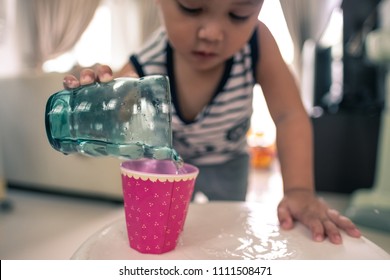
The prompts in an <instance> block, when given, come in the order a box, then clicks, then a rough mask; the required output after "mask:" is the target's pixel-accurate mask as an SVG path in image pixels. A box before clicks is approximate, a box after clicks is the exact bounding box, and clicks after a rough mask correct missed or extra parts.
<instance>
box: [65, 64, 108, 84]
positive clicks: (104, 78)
mask: <svg viewBox="0 0 390 280" xmlns="http://www.w3.org/2000/svg"><path fill="white" fill-rule="evenodd" d="M112 79H113V74H112V70H111V68H110V67H109V66H107V65H98V66H96V71H94V70H93V69H90V68H86V69H82V70H81V71H80V78H79V79H77V78H76V77H75V76H73V75H66V76H65V77H64V81H63V84H64V88H66V89H72V88H77V87H79V86H81V85H88V84H92V83H93V82H102V83H106V82H109V81H111V80H112Z"/></svg>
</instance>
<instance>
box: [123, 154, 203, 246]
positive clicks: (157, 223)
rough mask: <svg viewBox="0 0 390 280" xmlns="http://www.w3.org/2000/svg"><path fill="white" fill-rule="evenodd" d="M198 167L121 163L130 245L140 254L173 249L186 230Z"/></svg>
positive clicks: (157, 162)
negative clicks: (185, 225) (184, 228)
mask: <svg viewBox="0 0 390 280" xmlns="http://www.w3.org/2000/svg"><path fill="white" fill-rule="evenodd" d="M198 173H199V170H198V168H196V167H195V166H193V165H190V164H184V167H183V168H181V169H180V172H178V170H177V168H176V166H175V165H174V163H173V162H172V161H170V160H153V159H141V160H129V161H125V162H123V163H122V164H121V174H122V188H123V196H124V210H125V215H126V225H127V234H128V238H129V244H130V247H131V248H133V249H135V250H137V251H138V252H141V253H148V254H162V253H165V252H168V251H171V250H173V249H174V248H175V247H176V245H177V242H178V239H179V236H180V233H181V232H182V230H183V227H184V223H185V220H186V216H187V211H188V206H189V204H190V201H191V196H192V193H193V191H194V185H195V180H196V177H197V176H198Z"/></svg>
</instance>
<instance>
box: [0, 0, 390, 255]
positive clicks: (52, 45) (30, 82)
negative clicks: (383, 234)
mask: <svg viewBox="0 0 390 280" xmlns="http://www.w3.org/2000/svg"><path fill="white" fill-rule="evenodd" d="M387 3H388V1H385V0H382V1H381V0H359V1H356V0H344V1H343V0H318V1H312V0H280V1H277V0H265V2H264V8H263V10H262V11H261V13H260V15H259V18H260V19H261V20H262V21H264V22H265V23H266V24H267V25H268V27H269V28H270V30H271V32H272V33H273V34H274V36H275V38H276V40H277V43H278V45H279V47H280V49H281V52H282V54H283V57H284V59H285V61H286V62H287V63H288V65H289V66H290V67H291V71H292V72H293V73H294V75H295V77H296V80H297V83H298V84H299V86H300V88H301V94H302V100H303V102H304V104H305V107H306V110H307V113H308V115H309V116H310V118H311V119H312V122H313V127H314V140H315V178H316V186H317V189H318V190H319V191H320V192H324V193H328V194H330V196H331V197H333V195H339V196H338V197H342V198H343V199H344V200H343V201H344V202H343V203H344V204H343V205H344V206H343V207H345V206H346V203H347V201H348V199H349V197H350V195H351V194H352V193H353V192H354V191H356V190H358V189H371V188H372V187H373V185H374V181H375V176H376V170H377V155H378V154H379V153H380V152H381V151H380V150H379V148H378V141H379V132H380V124H381V116H382V111H383V108H384V104H385V91H386V87H385V77H386V74H387V64H385V63H380V59H379V63H378V62H376V63H373V62H372V61H371V60H370V59H369V58H368V57H367V52H366V42H365V40H366V37H367V35H368V34H369V33H370V32H372V31H375V30H377V29H380V28H381V27H382V26H383V25H385V23H384V22H383V21H384V17H383V16H381V15H383V14H385V13H386V12H390V11H389V5H387ZM158 25H159V18H158V13H157V11H156V9H155V7H154V1H153V0H142V1H141V0H83V1H78V0H51V1H48V0H46V1H45V0H0V98H1V101H0V205H1V209H2V210H3V213H0V218H1V220H0V230H5V227H9V224H6V223H4V224H2V221H8V222H7V223H11V224H12V227H9V228H10V229H8V231H6V232H8V235H7V236H8V237H11V236H12V235H13V234H12V232H13V231H14V230H15V228H14V226H16V225H15V224H14V223H13V222H11V217H12V216H11V215H12V212H13V213H17V211H18V209H20V208H19V207H20V204H19V203H18V202H19V199H21V200H23V199H26V198H21V196H22V193H21V191H23V192H27V193H30V194H31V197H34V198H37V199H38V200H39V199H41V198H43V197H45V198H47V195H48V194H56V195H62V196H64V197H66V199H70V197H73V198H74V199H73V200H72V201H73V202H75V201H77V202H78V203H81V204H86V205H87V204H88V203H86V202H85V201H84V200H83V201H80V198H84V199H88V201H90V200H89V199H91V198H93V199H95V200H97V201H103V203H106V202H110V203H111V202H114V205H115V202H119V204H118V205H119V206H118V205H116V206H113V205H111V204H109V205H108V206H107V205H106V206H104V207H108V208H109V209H111V210H112V208H113V210H114V211H117V210H118V209H117V207H120V203H121V201H122V198H121V196H122V190H121V184H120V176H119V168H118V166H119V160H117V159H113V158H89V157H85V156H81V155H70V156H66V157H65V156H64V155H62V154H60V153H58V152H56V151H55V150H54V149H52V148H51V146H50V145H49V143H48V141H47V139H46V132H45V128H44V112H45V104H46V101H47V99H48V97H49V96H50V95H51V94H53V93H54V92H56V91H59V90H61V87H62V78H63V76H64V73H69V72H73V73H78V70H79V69H80V68H82V67H89V66H93V65H94V64H95V63H103V64H108V65H110V66H112V68H113V69H114V70H118V69H119V68H121V67H122V66H123V65H124V63H126V62H127V60H128V57H129V55H130V54H131V53H132V52H133V51H135V50H136V49H137V48H138V47H139V46H140V44H142V42H143V41H144V40H145V39H146V38H147V37H148V35H149V34H150V33H151V32H152V31H153V30H155V28H156V27H157V26H158ZM254 90H255V98H254V110H255V111H254V115H253V119H252V127H251V130H250V132H249V133H248V143H249V145H250V147H251V152H252V167H253V170H252V175H251V191H250V193H249V194H248V200H262V201H264V195H265V197H267V194H275V193H276V198H277V199H278V198H279V197H280V194H281V189H282V185H281V180H280V174H279V169H278V162H277V149H276V148H275V145H274V142H275V128H274V125H273V122H272V120H271V118H270V116H269V113H268V110H267V107H266V105H265V103H264V99H263V96H262V93H261V88H260V87H259V86H256V87H255V89H254ZM275 178H276V179H275ZM274 188H277V190H276V191H275V189H274ZM31 191H33V192H32V193H31ZM23 194H24V193H23ZM12 195H14V196H15V197H14V198H13V197H12ZM37 195H38V196H37ZM55 199H58V196H56V198H55ZM336 200H337V199H336ZM58 203H59V202H58ZM69 203H71V202H70V201H67V202H66V203H65V204H66V205H69ZM93 203H95V202H93ZM39 204H42V202H39ZM95 206H96V205H95V204H94V206H93V207H92V209H93V210H92V211H94V212H96V213H101V212H99V211H96V209H95V208H94V207H95ZM25 207H26V206H25ZM64 207H65V206H64ZM76 208H77V207H76ZM46 210H47V209H46ZM46 210H42V211H46ZM50 211H51V210H49V211H48V212H50ZM27 212H28V211H27ZM103 212H104V211H103ZM6 213H8V214H6ZM61 213H62V212H61ZM6 215H7V216H6ZM75 216H77V214H75ZM87 216H88V215H87ZM87 216H85V218H86V219H87ZM100 217H101V215H100ZM110 217H111V216H110ZM74 218H75V217H74V216H72V218H70V219H74ZM88 219H89V220H90V219H91V216H88ZM25 220H28V219H25ZM104 221H106V220H104ZM84 222H85V221H83V223H84ZM80 223H81V221H80ZM101 223H103V221H101ZM93 225H94V226H96V224H93ZM37 234H38V233H37ZM85 234H86V233H85V232H84V235H78V238H79V239H82V238H85ZM20 238H22V237H20ZM387 241H388V240H387ZM10 242H11V241H10ZM1 243H2V244H1ZM4 244H5V243H4V239H2V240H0V252H1V247H2V246H5V245H4ZM9 244H12V242H11V243H9ZM4 248H8V249H9V248H10V247H9V246H8V247H3V249H4ZM4 250H5V249H4ZM10 250H11V251H12V249H10ZM8 252H9V251H8ZM1 254H2V253H0V257H2V256H1ZM7 256H11V257H17V254H16V253H15V254H10V253H9V254H8V255H3V257H7ZM20 256H24V257H32V255H29V254H25V255H20ZM42 256H47V257H48V258H50V256H51V255H50V254H48V255H42ZM62 256H63V255H61V257H62Z"/></svg>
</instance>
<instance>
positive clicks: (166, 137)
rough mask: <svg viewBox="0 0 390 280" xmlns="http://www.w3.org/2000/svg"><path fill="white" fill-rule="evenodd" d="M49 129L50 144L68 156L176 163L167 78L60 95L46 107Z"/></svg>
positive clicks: (127, 80)
mask: <svg viewBox="0 0 390 280" xmlns="http://www.w3.org/2000/svg"><path fill="white" fill-rule="evenodd" d="M45 124H46V132H47V137H48V139H49V142H50V144H51V145H52V147H53V148H54V149H56V150H57V151H60V152H62V153H64V154H71V153H82V154H86V155H90V156H114V157H118V158H124V159H138V158H154V159H174V158H175V157H178V156H177V154H176V152H175V151H174V150H173V149H172V129H171V95H170V89H169V80H168V78H167V77H166V76H161V75H154V76H147V77H144V78H139V79H138V78H118V79H115V80H113V81H111V82H108V83H94V84H91V85H87V86H81V87H78V88H76V89H72V90H62V91H59V92H57V93H55V94H53V95H52V96H51V97H50V98H49V100H48V101H47V104H46V113H45Z"/></svg>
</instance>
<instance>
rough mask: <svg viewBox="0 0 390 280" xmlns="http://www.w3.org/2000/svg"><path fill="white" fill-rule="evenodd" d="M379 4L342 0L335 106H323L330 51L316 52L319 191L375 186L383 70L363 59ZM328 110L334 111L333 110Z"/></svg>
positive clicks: (315, 99) (364, 0) (315, 121)
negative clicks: (339, 76)
mask: <svg viewBox="0 0 390 280" xmlns="http://www.w3.org/2000/svg"><path fill="white" fill-rule="evenodd" d="M379 2H380V0H359V1H356V0H344V1H343V4H342V8H343V17H344V27H343V58H342V63H343V69H344V70H343V90H342V99H341V101H340V102H339V103H338V104H335V105H336V108H337V110H334V108H335V106H332V104H331V106H329V104H324V103H323V101H324V98H323V97H324V95H325V94H326V93H327V90H328V89H329V88H330V86H331V80H329V78H330V73H329V71H330V65H331V59H332V58H331V56H330V54H329V50H328V49H323V50H321V49H319V50H318V51H317V52H316V56H317V57H316V59H317V64H316V67H315V69H316V70H315V71H316V74H315V77H316V80H315V83H314V84H315V96H314V106H318V107H320V108H321V109H322V111H323V112H324V113H323V114H322V115H319V116H318V117H313V118H312V122H313V128H314V161H315V183H316V188H317V190H319V191H329V192H340V193H351V192H353V191H354V190H356V189H360V188H371V187H372V186H373V183H374V177H375V168H376V158H377V153H378V151H377V148H378V138H379V135H378V134H379V127H380V121H381V112H382V108H383V104H384V97H383V96H384V78H383V69H381V68H380V67H378V66H376V65H373V64H372V63H370V62H369V61H368V60H367V58H366V57H365V47H364V42H365V36H366V34H367V33H368V32H370V31H371V30H374V29H376V28H377V18H378V17H377V11H376V8H377V5H378V3H379ZM329 108H333V109H332V110H329Z"/></svg>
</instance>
